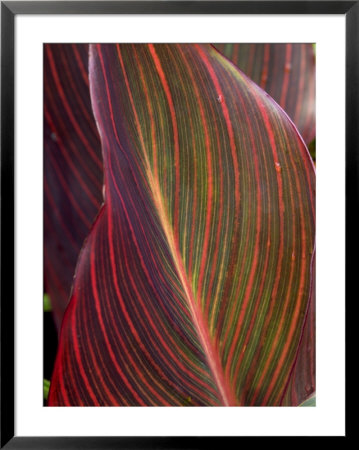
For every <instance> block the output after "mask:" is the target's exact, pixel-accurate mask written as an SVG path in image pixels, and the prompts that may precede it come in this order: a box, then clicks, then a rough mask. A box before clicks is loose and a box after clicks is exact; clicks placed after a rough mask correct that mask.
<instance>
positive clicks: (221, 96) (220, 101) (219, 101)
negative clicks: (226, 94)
mask: <svg viewBox="0 0 359 450" xmlns="http://www.w3.org/2000/svg"><path fill="white" fill-rule="evenodd" d="M217 101H218V103H223V95H219V96H218V97H217Z"/></svg>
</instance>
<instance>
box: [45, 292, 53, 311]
mask: <svg viewBox="0 0 359 450" xmlns="http://www.w3.org/2000/svg"><path fill="white" fill-rule="evenodd" d="M51 309H52V308H51V301H50V296H49V295H48V294H44V312H51Z"/></svg>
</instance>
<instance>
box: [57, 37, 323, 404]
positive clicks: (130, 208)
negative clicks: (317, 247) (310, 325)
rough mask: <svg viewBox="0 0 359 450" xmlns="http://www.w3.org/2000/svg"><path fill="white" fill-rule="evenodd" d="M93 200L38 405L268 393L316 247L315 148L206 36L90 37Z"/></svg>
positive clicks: (284, 367) (277, 385)
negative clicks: (168, 40) (117, 40)
mask: <svg viewBox="0 0 359 450" xmlns="http://www.w3.org/2000/svg"><path fill="white" fill-rule="evenodd" d="M90 88H91V97H92V104H93V109H94V114H95V117H96V121H97V123H98V127H99V131H100V136H101V141H102V146H103V155H104V170H105V205H104V206H103V207H102V209H101V212H100V214H99V215H98V217H97V220H96V222H95V224H94V226H93V228H92V230H91V232H90V234H89V236H88V239H87V241H86V244H85V246H84V248H83V250H82V252H81V255H80V257H79V262H78V265H77V270H76V275H75V281H74V287H73V293H72V298H71V302H70V304H69V307H68V309H67V311H66V314H65V316H64V320H63V325H62V331H61V337H60V345H59V351H58V355H57V359H56V363H55V370H54V374H53V378H52V380H51V389H50V396H49V405H52V406H56V405H188V404H191V405H279V404H280V400H281V398H282V396H283V394H284V389H285V387H286V382H287V380H288V378H289V377H290V372H291V369H292V367H293V364H294V361H295V358H296V355H297V350H298V345H299V343H300V337H301V331H302V328H303V324H304V320H305V313H306V310H307V306H308V301H309V297H310V284H311V272H310V261H311V253H312V252H313V246H314V187H315V175H314V169H313V165H312V161H311V159H310V156H309V154H308V151H307V149H306V148H305V146H304V144H303V141H302V140H301V138H300V137H299V135H298V133H297V131H296V129H295V127H294V126H293V124H292V123H291V122H290V121H289V120H288V118H287V116H286V114H285V113H283V111H282V110H281V109H280V108H279V107H278V106H277V105H276V104H275V103H274V102H273V100H272V99H271V98H270V97H269V96H268V95H267V94H266V93H265V92H263V91H262V90H261V89H260V88H258V86H256V85H255V84H254V83H253V82H252V81H250V80H249V79H248V78H247V77H245V76H244V75H243V74H242V73H241V72H240V71H238V70H237V69H236V68H235V67H234V66H233V65H232V64H230V63H229V62H228V61H227V60H226V59H225V58H224V57H223V56H222V55H221V54H219V53H218V52H217V51H216V50H215V49H214V48H213V47H212V46H209V45H189V44H187V45H185V44H183V45H175V44H169V45H165V44H159V45H150V44H149V45H144V44H137V45H129V44H124V45H115V44H107V45H105V44H104V45H91V47H90Z"/></svg>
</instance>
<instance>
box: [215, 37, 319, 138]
mask: <svg viewBox="0 0 359 450" xmlns="http://www.w3.org/2000/svg"><path fill="white" fill-rule="evenodd" d="M215 46H216V48H217V49H219V50H220V51H221V52H222V53H223V54H224V55H225V56H226V57H227V58H229V59H230V60H231V61H232V62H233V63H234V64H236V65H237V66H238V67H239V68H240V69H241V70H243V72H244V73H245V74H246V75H248V76H249V77H250V78H251V79H252V80H253V81H254V82H255V83H257V84H258V85H259V86H261V87H262V88H263V89H264V90H265V91H266V92H268V94H269V95H271V96H272V97H273V98H274V100H275V101H276V102H277V103H278V104H279V105H280V106H281V107H282V108H283V109H284V111H286V112H287V114H288V115H289V117H290V118H291V119H292V120H293V122H294V123H295V125H296V126H297V127H298V130H299V132H300V133H301V135H302V136H303V139H304V140H305V142H306V143H307V144H309V142H311V141H312V140H313V139H314V138H315V53H314V49H313V45H312V44H215Z"/></svg>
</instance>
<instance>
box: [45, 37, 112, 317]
mask: <svg viewBox="0 0 359 450" xmlns="http://www.w3.org/2000/svg"><path fill="white" fill-rule="evenodd" d="M44 155H45V156H44V279H45V292H47V293H48V294H49V295H50V298H51V303H52V309H53V313H54V318H55V321H56V323H57V325H58V326H59V325H60V324H61V320H62V316H63V313H64V311H65V308H66V306H67V304H68V301H69V297H70V290H71V286H72V280H73V276H74V272H75V266H76V262H77V258H78V254H79V252H80V249H81V247H82V244H83V241H84V239H85V238H86V236H87V234H88V232H89V230H90V227H91V224H92V222H93V220H94V218H95V217H96V214H97V213H98V211H99V209H100V206H101V201H102V183H103V168H102V156H101V143H100V139H99V136H98V132H97V128H96V124H95V120H94V117H93V113H92V107H91V100H90V92H89V85H88V45H86V44H76V45H75V44H46V45H45V46H44Z"/></svg>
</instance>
